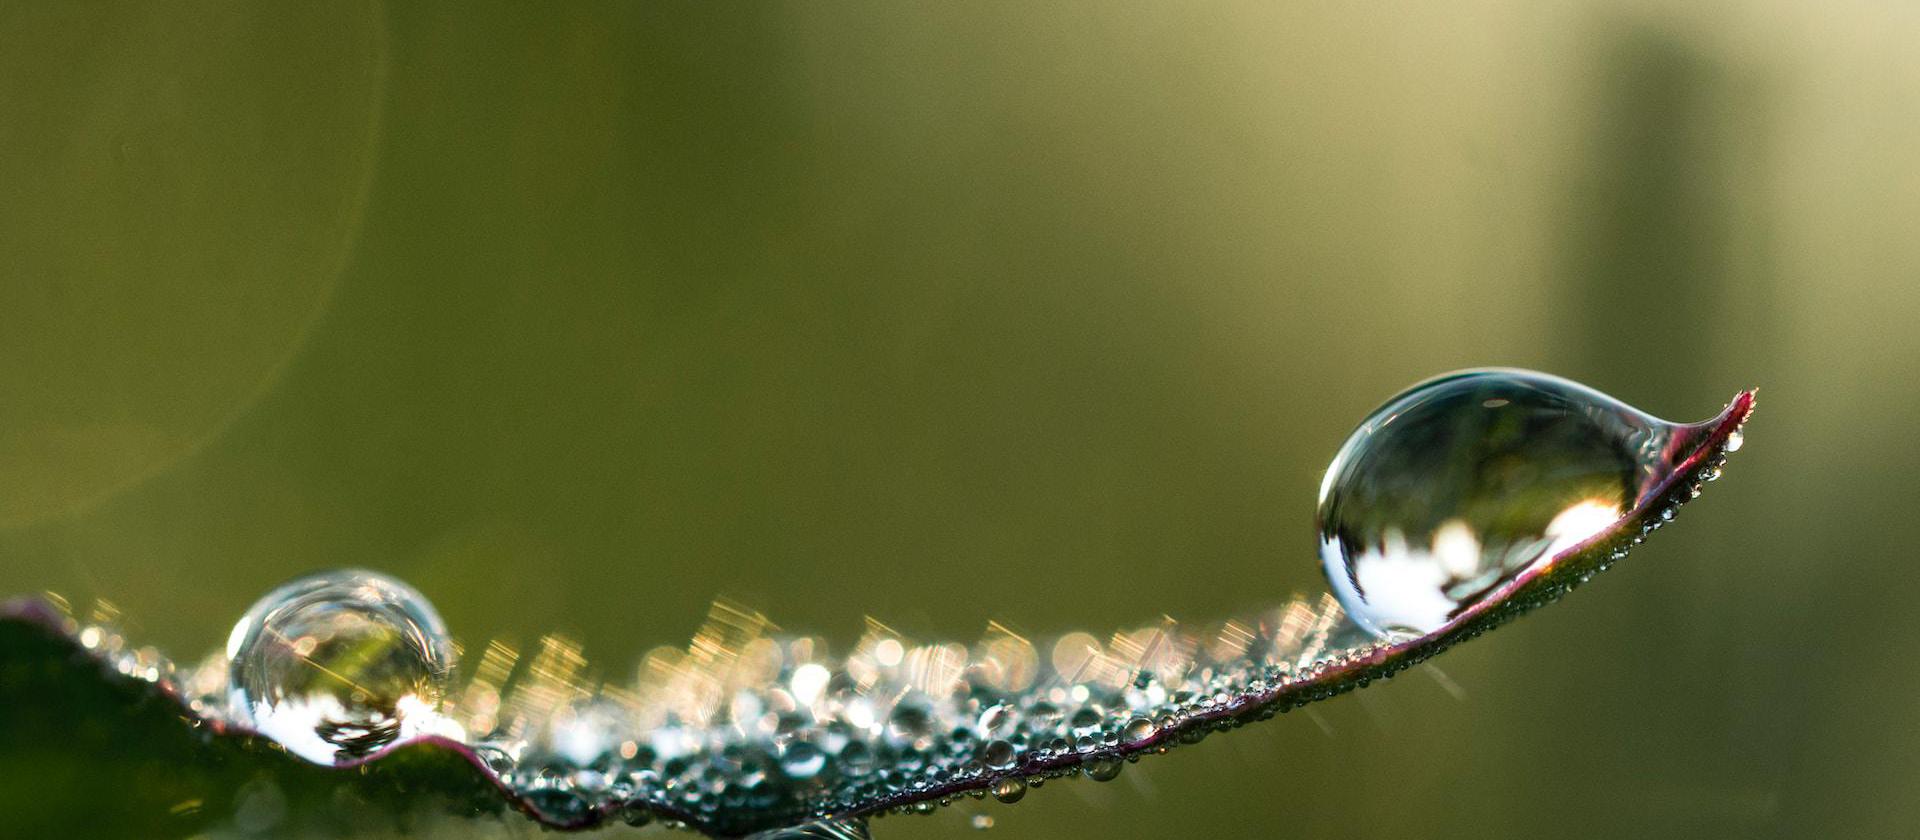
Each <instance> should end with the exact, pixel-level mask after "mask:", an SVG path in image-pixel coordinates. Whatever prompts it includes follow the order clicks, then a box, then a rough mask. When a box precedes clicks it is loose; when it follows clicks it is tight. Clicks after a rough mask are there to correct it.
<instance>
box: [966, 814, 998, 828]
mask: <svg viewBox="0 0 1920 840" xmlns="http://www.w3.org/2000/svg"><path fill="white" fill-rule="evenodd" d="M968 824H970V825H972V826H973V830H974V831H986V830H987V829H989V828H992V827H993V815H991V814H974V815H973V819H971V820H968Z"/></svg>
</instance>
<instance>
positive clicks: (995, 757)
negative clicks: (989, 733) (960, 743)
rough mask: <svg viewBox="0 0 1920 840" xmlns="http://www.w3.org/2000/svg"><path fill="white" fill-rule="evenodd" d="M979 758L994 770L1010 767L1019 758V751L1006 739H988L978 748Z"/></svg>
mask: <svg viewBox="0 0 1920 840" xmlns="http://www.w3.org/2000/svg"><path fill="white" fill-rule="evenodd" d="M980 758H981V760H983V761H985V762H986V764H987V766H988V767H991V768H993V769H995V770H1008V769H1012V767H1013V765H1014V764H1015V763H1017V762H1018V761H1019V759H1020V756H1019V752H1018V751H1017V750H1016V749H1015V748H1014V746H1013V745H1012V744H1010V743H1008V742H1006V741H997V740H996V741H988V742H987V745H986V746H985V747H983V748H981V750H980Z"/></svg>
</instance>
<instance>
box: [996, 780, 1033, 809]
mask: <svg viewBox="0 0 1920 840" xmlns="http://www.w3.org/2000/svg"><path fill="white" fill-rule="evenodd" d="M992 793H993V798H995V799H998V800H1000V801H1001V802H1005V803H1007V804H1008V805H1012V804H1013V803H1015V802H1019V801H1020V799H1021V797H1024V796H1026V795H1027V782H1026V780H1025V779H1021V778H1018V777H1008V778H1005V779H1001V780H999V781H997V782H994V783H993V790H992Z"/></svg>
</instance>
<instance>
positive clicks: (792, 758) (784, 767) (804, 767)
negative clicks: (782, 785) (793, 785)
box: [780, 741, 827, 781]
mask: <svg viewBox="0 0 1920 840" xmlns="http://www.w3.org/2000/svg"><path fill="white" fill-rule="evenodd" d="M826 766H827V754H826V753H824V752H821V751H820V748H819V747H816V746H814V745H812V744H810V743H807V742H806V741H797V742H795V743H793V744H791V745H789V746H788V747H787V750H786V752H784V753H781V755H780V771H781V772H783V773H785V774H787V778H789V779H794V780H797V781H804V780H807V779H812V778H813V777H815V776H818V775H820V771H821V770H824V769H826Z"/></svg>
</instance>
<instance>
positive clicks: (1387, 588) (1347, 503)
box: [1318, 369, 1719, 640]
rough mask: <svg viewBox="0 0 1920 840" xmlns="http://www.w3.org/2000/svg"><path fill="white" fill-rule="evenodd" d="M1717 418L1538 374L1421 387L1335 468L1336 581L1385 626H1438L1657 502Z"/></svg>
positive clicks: (1388, 407) (1454, 379)
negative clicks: (1674, 418) (1687, 419)
mask: <svg viewBox="0 0 1920 840" xmlns="http://www.w3.org/2000/svg"><path fill="white" fill-rule="evenodd" d="M1718 422H1719V419H1718V418H1716V419H1715V420H1712V421H1708V422H1704V423H1696V424H1675V423H1669V422H1667V421H1664V420H1660V419H1657V418H1655V417H1652V416H1650V415H1647V414H1645V413H1642V412H1640V411H1638V410H1636V409H1634V408H1632V407H1631V406H1628V405H1626V404H1625V403H1622V402H1620V401H1618V400H1615V399H1613V398H1612V397H1609V396H1607V395H1605V394H1602V393H1600V392H1598V391H1595V390H1593V389H1591V388H1588V387H1586V386H1584V385H1580V384H1577V383H1574V382H1570V381H1568V380H1565V379H1561V378H1558V377H1554V376H1549V375H1546V374H1542V373H1534V372H1531V371H1522V370H1500V369H1487V370H1471V371H1462V372H1459V373H1452V374H1447V375H1444V376H1441V377H1438V378H1435V379H1431V380H1428V381H1426V382H1423V383H1420V384H1418V385H1415V386H1413V387H1412V388H1411V389H1409V390H1407V391H1406V392H1404V393H1402V394H1400V395H1399V396H1396V397H1394V398H1393V399H1391V400H1389V401H1387V403H1386V404H1385V405H1383V406H1381V407H1380V408H1379V409H1377V410H1376V411H1374V412H1373V414H1372V415H1370V416H1368V417H1367V418H1366V420H1364V421H1362V422H1361V424H1360V427H1359V428H1358V429H1356V430H1355V431H1354V432H1353V435H1352V436H1351V437H1349V438H1348V439H1347V442H1346V444H1345V445H1344V446H1342V447H1341V449H1340V452H1339V454H1338V455H1336V456H1334V459H1333V463H1332V465H1331V466H1329V467H1328V469H1327V474H1326V477H1325V479H1324V480H1323V482H1322V484H1321V488H1320V507H1319V516H1318V522H1319V529H1320V546H1321V559H1322V562H1323V565H1324V567H1325V571H1326V573H1327V577H1328V580H1329V581H1330V582H1331V584H1332V587H1333V590H1334V593H1335V594H1336V595H1337V596H1338V597H1339V599H1340V602H1341V605H1342V606H1343V607H1344V608H1345V609H1346V612H1347V614H1348V615H1349V616H1351V617H1352V619H1353V620H1354V621H1355V622H1356V623H1357V624H1359V625H1360V626H1361V627H1362V628H1364V629H1365V630H1366V631H1368V632H1370V633H1372V634H1373V635H1375V636H1376V637H1379V638H1383V639H1388V640H1394V639H1400V638H1406V637H1408V636H1410V635H1422V634H1425V633H1429V632H1432V631H1434V630H1437V629H1439V628H1441V627H1443V626H1445V625H1446V624H1447V623H1448V622H1450V621H1452V620H1453V619H1454V618H1456V617H1457V616H1459V615H1460V614H1461V613H1462V612H1464V611H1466V610H1467V609H1469V608H1471V607H1473V606H1474V605H1476V604H1478V603H1481V602H1482V601H1484V600H1486V599H1488V598H1489V597H1490V596H1493V595H1494V594H1496V593H1497V592H1499V591H1500V590H1501V588H1502V587H1503V586H1505V585H1506V584H1508V583H1511V582H1512V581H1514V579H1516V578H1518V577H1519V576H1521V575H1522V574H1523V573H1525V572H1527V571H1528V570H1529V569H1532V568H1535V567H1536V566H1538V565H1540V564H1542V563H1547V562H1551V561H1552V560H1553V559H1554V558H1556V557H1558V556H1560V555H1561V554H1562V553H1563V552H1566V551H1567V550H1568V549H1571V548H1573V547H1575V546H1577V545H1579V544H1581V543H1583V542H1585V541H1586V540H1588V539H1589V538H1592V537H1594V536H1596V535H1599V534H1601V533H1603V532H1605V531H1607V530H1608V529H1610V528H1611V527H1612V526H1614V525H1615V524H1616V523H1617V522H1619V521H1620V519H1621V518H1622V517H1624V516H1625V515H1626V514H1627V513H1628V512H1629V511H1631V510H1633V509H1634V508H1635V507H1637V506H1639V505H1641V504H1643V503H1646V502H1648V501H1650V500H1651V498H1652V496H1653V494H1654V493H1656V492H1657V491H1659V490H1660V489H1661V488H1662V487H1664V486H1666V485H1665V482H1666V481H1667V479H1669V478H1670V477H1671V476H1672V475H1673V473H1674V472H1676V471H1677V470H1678V469H1680V467H1681V466H1682V464H1683V462H1684V461H1685V460H1686V459H1687V457H1688V456H1690V455H1692V454H1693V453H1694V452H1695V451H1696V450H1697V449H1698V447H1699V446H1701V445H1702V444H1703V443H1704V442H1705V441H1706V440H1707V439H1708V438H1709V437H1710V436H1711V432H1712V429H1713V428H1714V426H1715V424H1716V423H1718ZM1654 521H1655V522H1658V521H1660V520H1658V519H1656V520H1654Z"/></svg>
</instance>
